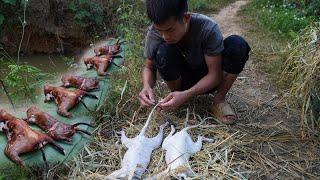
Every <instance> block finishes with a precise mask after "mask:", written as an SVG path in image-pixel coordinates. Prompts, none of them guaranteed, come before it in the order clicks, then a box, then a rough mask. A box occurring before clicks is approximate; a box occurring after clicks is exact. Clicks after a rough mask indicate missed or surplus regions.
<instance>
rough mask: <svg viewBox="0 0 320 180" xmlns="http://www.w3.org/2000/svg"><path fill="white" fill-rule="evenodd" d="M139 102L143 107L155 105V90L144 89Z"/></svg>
mask: <svg viewBox="0 0 320 180" xmlns="http://www.w3.org/2000/svg"><path fill="white" fill-rule="evenodd" d="M139 100H140V103H141V106H142V107H150V106H153V105H155V102H156V101H155V100H154V95H153V90H152V89H151V88H150V87H144V88H143V89H142V90H141V92H140V94H139Z"/></svg>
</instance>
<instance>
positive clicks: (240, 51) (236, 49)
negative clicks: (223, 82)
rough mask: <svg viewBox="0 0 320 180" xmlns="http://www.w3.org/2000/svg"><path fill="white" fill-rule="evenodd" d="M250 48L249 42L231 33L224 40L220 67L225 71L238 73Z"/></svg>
mask: <svg viewBox="0 0 320 180" xmlns="http://www.w3.org/2000/svg"><path fill="white" fill-rule="evenodd" d="M250 50H251V48H250V46H249V44H248V43H247V42H246V41H245V40H244V39H243V38H242V37H241V36H238V35H231V36H229V37H227V38H226V39H225V40H224V50H223V52H222V55H223V61H222V69H223V70H224V71H226V72H227V73H231V74H239V73H240V72H241V71H242V70H243V68H244V66H245V64H246V62H247V60H248V58H249V52H250Z"/></svg>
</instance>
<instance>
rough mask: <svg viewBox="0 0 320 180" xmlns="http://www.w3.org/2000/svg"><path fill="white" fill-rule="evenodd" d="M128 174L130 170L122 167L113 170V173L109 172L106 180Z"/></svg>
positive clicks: (112, 179)
mask: <svg viewBox="0 0 320 180" xmlns="http://www.w3.org/2000/svg"><path fill="white" fill-rule="evenodd" d="M127 175H128V172H127V171H126V169H124V168H121V169H119V170H116V171H114V172H112V173H111V174H109V175H108V176H107V177H106V180H114V179H119V178H124V177H126V176H127Z"/></svg>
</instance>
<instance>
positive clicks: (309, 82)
mask: <svg viewBox="0 0 320 180" xmlns="http://www.w3.org/2000/svg"><path fill="white" fill-rule="evenodd" d="M319 73H320V23H315V24H312V25H311V26H309V27H307V28H306V29H305V30H304V31H303V32H302V33H301V35H300V36H298V37H297V38H296V39H295V40H294V41H293V42H292V43H291V44H290V45H289V48H288V56H287V60H286V62H285V68H284V70H283V72H282V74H281V77H280V82H281V83H283V84H287V91H286V96H287V98H288V100H289V101H290V102H291V104H292V102H293V104H296V105H297V106H301V109H302V115H301V119H302V122H301V125H302V129H303V130H305V129H308V131H311V130H313V129H314V128H316V127H318V128H319V127H320V122H319V120H320V119H318V118H319V115H318V114H317V113H319V112H312V109H313V106H316V105H317V106H319V105H320V104H314V103H313V102H312V100H311V97H312V96H313V95H316V94H320V79H319ZM318 101H319V100H318ZM313 113H314V114H313Z"/></svg>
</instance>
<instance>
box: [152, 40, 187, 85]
mask: <svg viewBox="0 0 320 180" xmlns="http://www.w3.org/2000/svg"><path fill="white" fill-rule="evenodd" d="M181 58H183V57H182V56H181V54H180V53H179V51H178V50H177V48H176V47H175V46H174V45H169V44H166V43H162V44H160V45H159V47H158V50H157V51H156V54H155V56H154V58H153V63H154V65H155V68H156V69H157V70H158V72H159V74H160V75H161V77H162V78H163V79H164V80H165V81H174V80H177V79H178V78H179V77H180V70H179V62H180V61H181Z"/></svg>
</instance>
